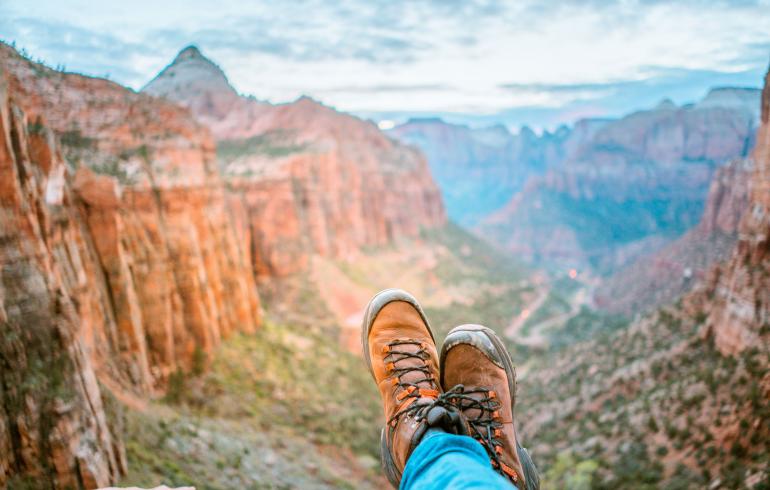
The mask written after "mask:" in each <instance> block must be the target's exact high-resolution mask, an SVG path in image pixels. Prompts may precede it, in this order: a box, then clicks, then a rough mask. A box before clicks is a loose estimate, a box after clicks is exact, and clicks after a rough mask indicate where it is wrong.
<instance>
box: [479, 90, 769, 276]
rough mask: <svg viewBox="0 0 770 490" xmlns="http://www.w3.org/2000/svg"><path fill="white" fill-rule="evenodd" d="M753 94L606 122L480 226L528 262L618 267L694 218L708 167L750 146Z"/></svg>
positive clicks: (724, 94) (728, 93) (727, 94)
mask: <svg viewBox="0 0 770 490" xmlns="http://www.w3.org/2000/svg"><path fill="white" fill-rule="evenodd" d="M756 95H757V92H756V91H753V90H750V89H715V90H714V91H712V92H711V93H710V94H709V95H708V96H707V97H706V98H705V99H704V100H703V101H701V102H699V103H698V104H695V105H688V106H683V107H676V106H674V105H673V104H672V103H670V102H665V103H662V104H661V105H660V106H658V107H657V108H655V109H654V110H650V111H643V112H639V113H635V114H631V115H629V116H627V117H625V118H623V119H621V120H618V121H615V122H611V123H608V124H605V125H604V126H603V127H601V128H600V129H599V130H598V131H596V133H595V134H594V135H593V136H592V137H591V138H589V140H588V141H587V142H586V143H584V144H583V145H582V147H581V148H579V149H577V150H576V151H575V152H574V156H573V157H571V158H569V159H567V160H565V162H564V163H563V165H561V166H560V167H558V168H556V169H553V170H551V171H549V172H548V173H547V174H546V175H544V176H542V177H536V178H534V179H531V180H530V181H529V183H528V184H527V185H526V186H525V188H524V190H523V191H522V192H521V193H519V194H518V195H516V196H515V197H514V198H513V199H512V200H511V201H510V203H509V204H507V205H506V206H505V207H504V208H503V209H501V210H500V211H498V212H497V213H495V214H494V215H492V216H490V217H489V218H488V219H487V220H486V221H485V222H484V223H482V225H481V226H480V231H481V232H482V233H484V234H485V235H486V236H489V237H492V238H493V239H495V240H496V241H497V242H498V243H501V244H503V245H504V246H506V247H507V248H508V249H509V250H511V251H512V252H514V253H516V254H517V255H519V256H522V257H524V258H527V259H529V260H532V261H535V262H549V263H557V264H562V265H564V266H565V267H587V266H590V267H592V268H594V269H596V270H598V271H600V272H605V273H606V272H611V271H614V270H618V268H620V267H622V266H624V265H625V264H628V263H630V262H631V261H632V260H634V259H635V258H637V257H639V256H641V255H644V254H647V253H651V252H654V251H656V250H658V249H659V248H660V247H662V246H663V245H665V244H666V243H668V242H669V241H671V240H672V239H674V238H676V237H678V236H680V235H681V234H683V233H684V232H685V231H687V230H689V229H690V228H691V227H693V226H694V225H696V224H697V223H698V221H699V219H700V217H701V214H702V211H703V207H704V203H705V199H706V196H707V192H708V188H709V185H710V182H711V180H712V176H713V173H714V171H715V169H716V168H717V167H718V166H720V165H722V164H724V163H725V162H727V161H728V160H730V159H733V158H742V157H745V156H747V154H748V152H749V151H750V149H751V148H752V146H753V144H754V134H755V129H756V125H757V120H758V116H757V113H756V112H757V111H756V107H758V103H757V101H756V100H755V101H754V104H755V105H754V107H751V106H750V105H749V102H750V101H751V100H752V99H753V98H754V97H755V96H756Z"/></svg>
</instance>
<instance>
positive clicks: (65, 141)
mask: <svg viewBox="0 0 770 490" xmlns="http://www.w3.org/2000/svg"><path fill="white" fill-rule="evenodd" d="M59 139H60V141H61V143H62V145H64V146H69V147H71V148H76V149H91V148H93V147H94V146H96V139H95V138H90V137H88V136H83V133H81V131H80V129H77V128H75V129H71V130H69V131H65V132H63V133H62V134H61V135H60V137H59Z"/></svg>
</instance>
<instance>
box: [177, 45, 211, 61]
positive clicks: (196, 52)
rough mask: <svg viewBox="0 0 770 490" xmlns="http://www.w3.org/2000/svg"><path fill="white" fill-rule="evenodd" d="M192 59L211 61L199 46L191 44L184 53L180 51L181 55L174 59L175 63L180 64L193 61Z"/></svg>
mask: <svg viewBox="0 0 770 490" xmlns="http://www.w3.org/2000/svg"><path fill="white" fill-rule="evenodd" d="M192 59H200V60H206V61H210V60H208V59H207V58H206V57H205V56H203V55H202V54H201V50H200V49H198V46H196V45H194V44H191V45H189V46H187V47H186V48H184V49H183V50H182V51H180V52H179V54H177V55H176V58H174V62H173V63H179V62H180V61H184V60H192Z"/></svg>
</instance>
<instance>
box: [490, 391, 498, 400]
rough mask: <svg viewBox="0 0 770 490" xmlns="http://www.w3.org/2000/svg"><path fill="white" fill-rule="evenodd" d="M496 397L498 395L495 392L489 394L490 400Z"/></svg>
mask: <svg viewBox="0 0 770 490" xmlns="http://www.w3.org/2000/svg"><path fill="white" fill-rule="evenodd" d="M496 396H497V393H495V392H494V391H490V392H489V398H494V397H496Z"/></svg>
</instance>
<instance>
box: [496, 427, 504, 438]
mask: <svg viewBox="0 0 770 490" xmlns="http://www.w3.org/2000/svg"><path fill="white" fill-rule="evenodd" d="M502 435H503V431H501V430H500V429H495V437H501V436H502Z"/></svg>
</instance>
